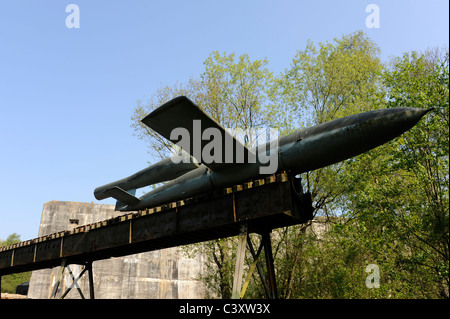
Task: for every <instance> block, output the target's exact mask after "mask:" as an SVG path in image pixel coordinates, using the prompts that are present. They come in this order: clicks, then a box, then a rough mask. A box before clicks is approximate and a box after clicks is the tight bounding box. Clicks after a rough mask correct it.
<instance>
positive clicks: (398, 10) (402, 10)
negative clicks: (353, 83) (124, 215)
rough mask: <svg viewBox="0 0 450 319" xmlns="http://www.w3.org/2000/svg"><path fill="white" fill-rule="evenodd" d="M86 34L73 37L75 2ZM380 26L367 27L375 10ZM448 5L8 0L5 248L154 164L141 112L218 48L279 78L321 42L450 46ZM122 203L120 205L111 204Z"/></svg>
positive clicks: (2, 92)
mask: <svg viewBox="0 0 450 319" xmlns="http://www.w3.org/2000/svg"><path fill="white" fill-rule="evenodd" d="M71 3H73V4H76V5H78V8H79V17H80V25H79V28H67V26H66V17H67V16H69V14H71V12H69V13H68V12H66V7H67V5H69V4H71ZM372 3H373V4H376V5H377V6H378V8H379V17H380V25H379V28H370V29H369V28H367V26H366V17H367V16H368V15H369V14H370V13H367V12H366V7H367V6H368V5H369V4H372ZM448 7H449V4H448V1H447V0H427V1H425V0H421V1H411V0H407V1H405V0H396V1H381V0H369V1H363V0H358V1H356V0H355V1H312V0H310V1H298V0H296V1H287V0H276V1H263V0H258V1H256V0H246V1H234V0H233V1H231V0H227V1H196V0H184V1H176V0H171V1H167V0H166V1H148V0H147V1H137V0H134V1H133V0H132V1H111V0H110V1H101V0H96V1H87V0H70V1H64V0H46V1H35V0H33V1H31V0H30V1H24V0H0V120H1V122H0V155H1V156H0V163H1V165H0V239H6V238H7V237H8V235H10V234H12V233H18V234H20V235H21V239H22V240H27V239H31V238H35V237H37V235H38V230H39V223H40V218H41V213H42V207H43V205H44V203H46V202H48V201H52V200H59V201H76V202H91V201H93V202H94V203H97V202H98V201H96V199H95V198H94V196H93V191H94V189H95V188H96V187H97V186H100V185H103V184H106V183H109V182H111V181H113V180H116V179H119V178H123V177H125V176H128V175H130V174H132V173H134V172H136V171H138V170H140V169H143V168H145V167H146V165H147V161H148V160H150V158H149V154H148V152H147V149H146V145H145V144H144V143H143V142H142V141H139V140H138V139H137V138H136V137H135V136H133V130H132V129H131V127H130V124H131V120H130V117H131V114H132V112H133V109H134V107H135V106H136V101H137V100H138V99H143V100H144V101H145V100H146V97H149V96H151V95H152V94H153V93H154V92H155V91H156V89H157V88H158V87H159V86H161V85H172V84H174V83H175V82H177V81H179V82H184V81H186V80H188V79H189V78H190V77H196V76H198V75H199V74H200V73H201V72H202V71H203V61H204V60H205V59H206V58H207V57H208V55H209V54H210V53H211V52H212V51H214V50H217V51H220V52H224V51H225V52H236V54H243V53H248V54H249V56H250V58H251V59H253V60H254V59H262V58H265V57H266V58H267V59H268V60H269V67H270V69H271V70H272V71H273V72H274V73H275V74H278V73H279V72H281V71H283V70H284V69H285V68H287V67H289V65H290V62H291V60H292V58H293V57H294V55H295V53H296V51H297V50H299V49H303V48H304V47H305V45H306V42H307V40H308V39H311V40H312V41H313V42H314V43H318V42H325V41H332V40H333V38H335V37H340V36H342V35H343V34H349V33H352V32H354V31H356V30H363V31H364V32H366V34H367V35H368V36H369V37H371V39H372V40H373V41H375V42H376V43H377V44H378V45H379V46H380V48H381V50H382V58H383V60H385V61H386V60H387V59H388V58H389V57H390V56H397V55H401V54H402V53H403V52H407V51H410V50H422V51H423V50H425V49H427V48H428V47H435V46H439V47H448V42H449V39H448V38H449V16H448V10H449V8H448ZM101 203H105V204H112V203H114V201H113V200H105V201H101Z"/></svg>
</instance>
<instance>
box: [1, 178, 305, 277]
mask: <svg viewBox="0 0 450 319" xmlns="http://www.w3.org/2000/svg"><path fill="white" fill-rule="evenodd" d="M294 180H295V179H294V178H288V175H287V174H286V173H282V174H277V175H272V176H270V177H267V178H265V179H260V180H254V181H252V182H249V183H245V184H242V185H236V186H233V187H232V188H227V189H225V190H223V191H221V192H215V193H211V194H204V195H202V196H199V197H196V198H191V199H189V200H186V201H184V202H183V201H178V202H174V203H170V204H167V205H163V206H159V207H156V208H152V209H147V210H145V211H140V212H135V213H131V214H127V215H123V216H119V217H116V218H112V219H108V220H104V221H102V222H98V223H94V224H90V225H84V226H80V227H77V228H75V229H74V230H72V231H63V232H58V233H54V234H51V235H48V236H44V237H40V238H36V239H33V240H28V241H25V242H21V243H18V244H15V245H12V246H9V247H1V248H0V276H2V275H7V274H11V273H18V272H24V271H31V270H37V269H43V268H51V267H55V266H60V265H61V264H62V262H63V261H64V263H65V264H87V263H92V262H93V261H96V260H101V259H107V258H110V257H118V256H125V255H130V254H135V253H140V252H145V251H152V250H159V249H163V248H169V247H175V246H181V245H186V244H190V243H197V242H202V241H207V240H213V239H218V238H224V237H230V236H235V235H239V233H240V227H241V225H243V224H245V225H247V227H248V232H256V233H267V232H270V231H271V230H272V229H275V228H279V227H285V226H291V225H295V224H300V223H303V222H306V221H307V220H309V219H311V218H312V210H311V201H310V197H309V196H308V194H300V195H299V194H298V192H297V191H296V190H295V187H294V186H293V183H294Z"/></svg>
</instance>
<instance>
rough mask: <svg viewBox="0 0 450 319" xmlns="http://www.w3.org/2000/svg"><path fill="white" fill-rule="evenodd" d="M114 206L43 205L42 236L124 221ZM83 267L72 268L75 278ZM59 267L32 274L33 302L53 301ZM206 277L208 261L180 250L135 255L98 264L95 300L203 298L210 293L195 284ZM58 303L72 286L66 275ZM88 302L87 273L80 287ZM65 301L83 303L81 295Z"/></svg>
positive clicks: (31, 293) (68, 276)
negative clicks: (204, 264) (103, 221)
mask: <svg viewBox="0 0 450 319" xmlns="http://www.w3.org/2000/svg"><path fill="white" fill-rule="evenodd" d="M122 214H123V213H122V212H116V211H114V206H113V205H99V204H89V203H77V202H58V201H52V202H48V203H46V204H45V205H44V209H43V211H42V217H41V225H40V229H39V236H44V235H48V234H51V233H55V232H59V231H62V230H71V229H72V228H74V227H77V226H81V225H85V224H90V223H95V222H98V221H101V220H105V219H109V218H113V217H117V216H120V215H122ZM83 267H84V266H81V265H70V268H71V270H72V272H73V273H74V275H75V277H77V276H78V274H79V273H80V272H81V271H82V270H83ZM59 268H60V267H55V268H53V269H44V270H38V271H33V273H32V276H31V280H30V288H29V291H28V298H32V299H41V298H49V296H50V294H51V291H52V287H53V284H54V282H55V281H56V279H57V276H58V271H59ZM202 272H203V258H202V256H196V257H195V258H192V259H190V258H187V257H185V256H183V254H182V253H181V252H180V251H179V249H178V248H176V247H175V248H169V249H163V250H158V251H152V252H146V253H140V254H134V255H129V256H124V257H118V258H110V259H107V260H100V261H95V262H94V263H93V274H94V291H95V298H99V299H111V298H114V299H156V298H170V299H171V298H202V297H204V296H205V288H204V286H203V285H202V283H201V282H199V281H198V280H196V278H198V276H199V274H201V273H202ZM63 278H64V279H63V281H62V282H61V284H60V289H59V290H58V294H57V297H59V296H60V295H61V294H62V293H63V292H64V291H65V289H66V287H68V286H70V285H71V284H72V279H71V277H70V275H69V273H68V272H67V270H66V271H65V273H64V277H63ZM78 283H79V285H80V287H81V290H82V292H83V294H84V295H85V297H86V298H89V287H88V278H87V273H85V274H84V275H83V277H82V278H81V279H80V280H79V281H78ZM65 298H81V297H80V295H79V293H78V291H77V290H76V289H72V290H71V292H70V293H69V294H68V295H67V296H66V297H65Z"/></svg>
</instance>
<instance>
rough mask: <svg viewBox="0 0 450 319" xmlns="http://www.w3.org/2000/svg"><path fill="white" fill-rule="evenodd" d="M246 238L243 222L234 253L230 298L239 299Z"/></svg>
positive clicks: (245, 226)
mask: <svg viewBox="0 0 450 319" xmlns="http://www.w3.org/2000/svg"><path fill="white" fill-rule="evenodd" d="M246 239H247V225H246V224H245V225H242V226H241V230H240V234H239V241H238V249H237V254H236V266H235V270H234V280H233V291H232V295H231V298H232V299H239V297H240V294H241V285H242V276H243V274H244V259H245V248H246Z"/></svg>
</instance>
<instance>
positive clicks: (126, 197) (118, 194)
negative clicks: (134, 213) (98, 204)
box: [105, 186, 140, 210]
mask: <svg viewBox="0 0 450 319" xmlns="http://www.w3.org/2000/svg"><path fill="white" fill-rule="evenodd" d="M105 193H107V194H108V196H109V197H113V198H115V199H116V200H117V203H116V209H115V210H120V209H121V208H123V207H125V206H127V205H131V204H136V203H138V202H139V201H140V200H139V198H137V197H136V196H134V195H135V194H136V189H132V190H130V191H129V192H127V191H124V190H123V189H122V188H120V187H117V186H114V187H112V188H110V189H108V190H107V191H106V192H105Z"/></svg>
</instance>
